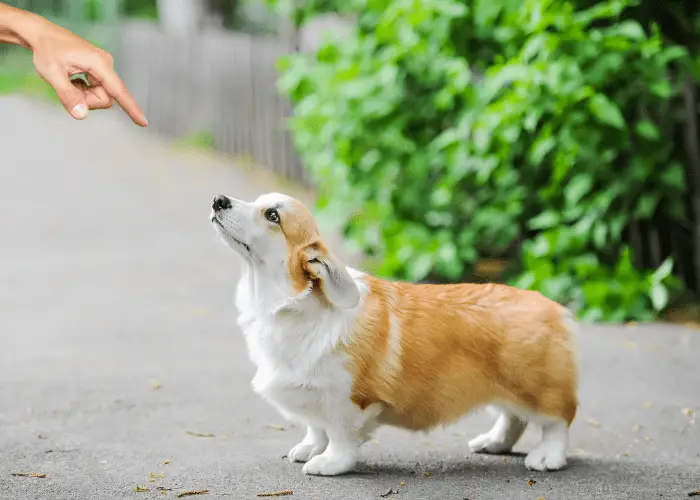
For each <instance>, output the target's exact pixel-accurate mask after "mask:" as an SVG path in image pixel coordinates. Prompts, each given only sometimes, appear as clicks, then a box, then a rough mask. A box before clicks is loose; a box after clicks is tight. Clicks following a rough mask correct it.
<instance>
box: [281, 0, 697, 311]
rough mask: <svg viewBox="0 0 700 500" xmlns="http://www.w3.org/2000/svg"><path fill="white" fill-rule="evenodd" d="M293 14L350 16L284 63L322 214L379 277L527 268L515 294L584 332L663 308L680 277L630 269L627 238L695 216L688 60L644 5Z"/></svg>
mask: <svg viewBox="0 0 700 500" xmlns="http://www.w3.org/2000/svg"><path fill="white" fill-rule="evenodd" d="M271 3H273V4H277V5H278V7H280V8H282V7H283V6H282V5H280V3H281V2H279V1H275V0H271ZM302 4H303V5H304V7H303V9H302V8H297V9H296V10H295V11H294V12H293V14H294V17H295V19H296V20H297V21H299V22H301V21H303V20H304V19H305V18H307V17H308V16H312V15H314V14H316V13H318V12H320V11H337V12H343V13H346V14H353V15H354V16H355V18H356V21H357V22H356V29H355V30H354V32H353V33H352V35H350V36H348V37H345V38H343V39H333V38H328V39H327V40H326V41H325V43H323V45H322V46H321V47H320V48H319V50H318V51H317V52H316V53H315V54H313V55H312V56H307V55H302V54H297V55H292V56H289V57H287V58H286V59H284V60H283V61H281V63H280V69H281V70H282V72H283V75H282V78H281V80H280V86H281V88H282V89H283V90H284V91H285V92H287V93H288V94H289V95H290V97H291V99H292V101H293V102H294V105H295V106H294V118H293V119H292V120H291V128H292V130H293V133H294V139H295V143H296V146H297V149H298V150H299V151H300V153H301V155H302V158H303V160H304V161H305V163H306V165H307V166H308V168H309V169H310V171H311V172H312V173H313V175H314V177H315V179H316V181H317V183H318V187H319V191H320V193H319V194H320V201H319V208H320V209H321V210H322V211H323V213H325V215H326V216H332V217H334V219H333V222H334V223H336V224H337V225H338V226H340V227H342V228H344V229H345V232H346V235H347V236H348V237H349V238H350V240H352V241H353V242H354V243H356V244H358V245H359V246H360V248H361V249H362V250H364V251H365V252H367V253H368V254H370V255H379V256H381V257H382V262H383V265H382V266H381V268H380V270H379V271H380V272H381V274H383V275H385V276H391V277H396V278H399V279H409V280H414V281H419V280H424V279H429V280H438V281H454V280H459V279H463V278H464V277H465V276H468V275H469V273H470V272H471V270H472V267H473V265H474V263H475V262H476V261H477V260H478V259H479V258H480V257H482V256H494V255H495V256H507V257H509V256H517V257H519V258H517V259H514V261H515V263H516V264H515V266H514V267H513V269H512V270H511V278H512V282H513V283H514V284H516V285H517V286H521V287H526V288H532V289H536V290H539V291H541V292H542V293H544V294H545V295H547V296H549V297H551V298H553V299H556V300H559V301H561V302H564V303H567V304H571V305H574V306H575V308H576V309H577V310H578V312H579V315H580V316H581V317H583V318H585V319H588V320H611V321H623V320H648V319H652V318H653V317H654V313H656V312H658V311H660V310H662V309H663V308H664V307H665V306H666V305H667V303H668V299H669V292H672V291H673V289H674V288H675V287H676V286H677V284H678V283H677V280H675V278H674V277H673V276H672V274H671V270H672V262H671V261H670V260H668V261H666V262H664V263H663V265H662V266H661V267H660V268H659V269H658V270H643V269H642V270H640V269H636V268H635V267H634V266H633V265H632V261H633V256H632V255H631V250H630V249H629V248H628V247H627V245H626V244H625V239H624V234H625V231H626V229H627V228H628V227H629V226H630V224H631V223H633V222H639V221H649V220H651V219H652V218H654V217H656V218H658V217H662V218H665V219H666V220H678V219H680V218H682V217H683V216H684V211H685V207H684V205H683V193H684V190H685V174H684V169H683V164H682V161H683V160H682V159H681V157H680V153H679V151H678V148H676V147H675V146H674V135H675V134H676V133H677V130H678V128H677V126H678V124H679V123H680V120H681V119H682V117H680V116H678V113H676V112H675V111H674V110H675V108H674V107H673V106H671V104H672V103H673V102H674V100H677V99H678V96H679V93H680V88H679V83H678V82H679V81H682V76H683V74H684V71H685V68H686V66H687V63H688V54H687V52H686V50H685V48H683V47H682V46H680V45H677V44H674V43H671V42H669V41H668V40H666V39H664V37H663V35H662V32H661V30H660V29H659V26H657V24H655V23H654V22H652V19H651V18H649V17H648V16H647V17H644V15H642V14H644V13H645V12H646V11H645V10H644V9H642V7H644V5H642V4H639V3H638V2H635V1H633V0H603V1H598V2H592V1H591V2H584V1H574V0H568V1H553V0H504V1H502V2H493V1H489V0H473V1H469V2H465V1H459V0H381V1H380V0H343V1H342V2H341V1H340V0H315V1H313V2H306V3H303V2H302ZM290 5H292V4H290ZM294 5H299V3H298V2H297V3H295V4H294ZM640 5H641V6H640ZM640 12H642V14H640ZM635 15H636V16H637V17H636V18H635ZM645 15H646V14H645Z"/></svg>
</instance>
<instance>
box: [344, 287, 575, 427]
mask: <svg viewBox="0 0 700 500" xmlns="http://www.w3.org/2000/svg"><path fill="white" fill-rule="evenodd" d="M365 280H366V281H367V283H368V284H369V287H370V293H369V295H368V297H367V298H366V299H365V303H364V306H363V313H362V316H361V320H360V323H359V325H358V329H357V331H356V335H355V337H354V341H353V343H352V344H351V345H349V346H347V352H348V353H349V355H350V356H351V359H352V360H353V364H354V373H355V380H354V390H353V396H352V398H353V401H354V403H355V404H357V405H358V406H360V407H367V406H369V405H371V404H373V403H383V405H385V407H386V409H385V410H384V411H383V413H382V417H381V418H382V420H383V421H384V422H385V423H387V424H391V425H396V426H399V427H405V428H408V429H413V430H426V429H430V428H432V427H435V426H437V425H440V424H446V423H450V422H452V421H454V420H456V419H458V418H459V417H461V416H463V415H464V414H465V413H467V412H468V411H470V410H472V409H475V408H478V407H480V406H483V405H486V404H489V403H494V402H496V403H499V402H500V403H510V404H513V405H516V406H519V407H523V408H524V409H528V410H531V411H532V412H536V413H542V414H546V415H550V416H552V417H557V418H562V419H564V420H566V421H567V422H568V423H569V424H570V423H571V422H572V421H573V419H574V416H575V414H576V407H577V400H576V385H577V375H576V369H575V363H574V359H573V353H572V348H571V342H570V338H569V336H570V332H569V330H568V328H567V325H566V319H567V317H568V312H567V311H566V310H565V309H564V308H563V307H562V306H560V305H559V304H557V303H555V302H553V301H551V300H549V299H547V298H545V297H543V296H542V295H541V294H539V293H537V292H532V291H524V290H518V289H516V288H511V287H507V286H504V285H491V284H490V285H473V284H460V285H413V284H406V283H391V282H387V281H384V280H380V279H377V278H372V277H366V278H365ZM391 316H393V317H394V318H395V321H397V322H398V325H399V326H400V331H401V359H400V361H401V362H400V369H399V370H398V371H397V370H396V369H395V366H394V364H393V363H389V364H387V363H386V360H387V356H389V355H390V354H391V353H389V352H388V349H387V347H388V339H389V328H390V324H389V320H390V317H391Z"/></svg>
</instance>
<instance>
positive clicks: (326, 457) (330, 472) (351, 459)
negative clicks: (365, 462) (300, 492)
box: [301, 453, 357, 476]
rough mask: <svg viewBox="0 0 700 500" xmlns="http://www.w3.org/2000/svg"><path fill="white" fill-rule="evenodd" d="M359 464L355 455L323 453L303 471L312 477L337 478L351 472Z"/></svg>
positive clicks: (314, 458)
mask: <svg viewBox="0 0 700 500" xmlns="http://www.w3.org/2000/svg"><path fill="white" fill-rule="evenodd" d="M356 464H357V457H356V456H355V454H354V453H347V454H340V453H334V454H332V455H331V454H328V453H322V454H321V455H317V456H315V457H313V458H312V459H311V460H309V461H308V462H306V464H304V467H303V468H302V469H301V471H302V472H303V473H304V474H310V475H312V476H337V475H340V474H345V473H347V472H351V471H352V470H353V469H354V468H355V465H356Z"/></svg>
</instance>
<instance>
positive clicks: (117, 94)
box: [91, 65, 148, 127]
mask: <svg viewBox="0 0 700 500" xmlns="http://www.w3.org/2000/svg"><path fill="white" fill-rule="evenodd" d="M91 72H92V73H93V74H94V76H96V77H97V79H98V80H99V82H100V83H101V84H102V87H103V88H104V89H105V90H106V91H107V93H108V94H109V95H110V96H112V97H113V98H114V100H115V101H117V102H118V103H119V106H121V108H122V109H123V110H124V111H125V112H126V114H127V115H129V117H130V118H131V120H132V121H133V122H134V123H135V124H136V125H140V126H141V127H145V126H146V125H148V120H146V115H144V114H143V111H142V110H141V108H140V107H139V105H138V103H137V102H136V100H135V99H134V98H133V97H132V95H131V92H129V89H127V88H126V85H124V82H122V80H121V78H119V75H117V73H116V72H115V71H114V70H113V69H111V68H105V66H104V65H99V66H98V67H95V68H92V70H91Z"/></svg>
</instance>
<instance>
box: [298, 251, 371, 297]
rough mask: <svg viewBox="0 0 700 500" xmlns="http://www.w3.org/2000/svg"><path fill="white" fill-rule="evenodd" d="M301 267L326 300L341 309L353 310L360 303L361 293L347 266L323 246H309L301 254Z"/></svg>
mask: <svg viewBox="0 0 700 500" xmlns="http://www.w3.org/2000/svg"><path fill="white" fill-rule="evenodd" d="M300 254H301V256H302V259H301V262H300V263H301V267H302V269H303V270H304V272H305V274H306V275H307V276H308V277H309V278H310V279H311V280H312V281H313V283H314V286H316V285H318V286H319V288H320V290H321V292H322V293H323V295H324V296H325V298H326V300H328V302H330V303H331V304H333V305H334V306H336V307H339V308H341V309H352V308H353V307H355V306H357V304H359V303H360V291H359V290H358V288H357V285H356V284H355V280H353V279H352V277H351V276H350V274H349V273H348V271H347V269H346V268H345V265H344V264H343V263H342V262H340V260H338V259H337V258H336V257H335V256H334V255H333V254H331V253H330V252H329V251H328V250H327V249H326V248H325V247H324V246H323V245H320V244H311V245H307V246H306V247H305V248H304V249H303V250H302V251H301V252H300Z"/></svg>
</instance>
